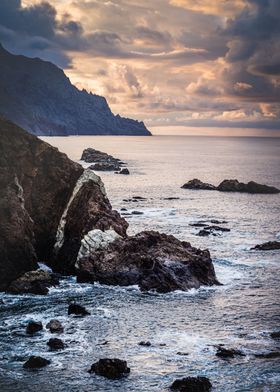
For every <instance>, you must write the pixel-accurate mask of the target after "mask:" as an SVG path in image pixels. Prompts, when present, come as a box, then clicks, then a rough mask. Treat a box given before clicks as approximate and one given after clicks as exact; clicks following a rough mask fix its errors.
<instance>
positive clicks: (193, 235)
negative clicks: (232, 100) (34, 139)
mask: <svg viewBox="0 0 280 392" xmlns="http://www.w3.org/2000/svg"><path fill="white" fill-rule="evenodd" d="M43 140H45V141H47V142H48V143H50V144H52V145H54V146H56V147H58V148H59V150H60V151H62V152H65V153H66V154H67V155H68V156H69V157H70V158H71V159H73V160H75V161H79V159H80V157H81V153H82V151H83V149H84V148H87V147H93V148H96V149H99V150H101V151H104V152H107V153H109V154H112V155H114V156H115V157H117V158H120V159H122V160H123V161H125V162H126V163H127V167H128V168H129V170H130V175H128V176H122V175H117V174H114V173H103V172H102V173H101V172H99V173H98V174H99V175H100V176H101V178H102V180H103V181H104V183H105V187H106V190H107V194H108V197H109V199H110V201H111V204H112V206H113V208H114V209H117V210H119V211H121V208H126V209H127V211H125V213H131V212H132V211H139V212H142V213H143V214H141V215H133V214H131V215H126V216H125V218H126V219H127V220H128V222H129V225H130V226H129V234H134V233H137V232H139V231H142V230H158V231H161V232H165V233H167V234H173V235H175V236H176V237H178V238H179V239H181V240H185V241H189V242H191V243H192V245H194V246H196V247H200V248H203V249H205V248H208V249H209V250H210V252H211V256H212V259H213V262H214V266H215V270H216V274H217V278H218V280H219V281H220V282H221V283H223V286H218V287H211V288H207V287H204V288H203V287H202V288H200V289H199V290H190V291H189V292H174V293H169V294H154V293H148V294H143V293H141V292H140V291H139V290H138V288H137V287H127V288H120V287H106V286H102V285H99V284H95V285H93V286H92V285H89V284H76V283H75V279H74V278H67V279H65V280H63V282H62V283H61V285H60V287H58V288H52V289H51V290H50V294H49V295H48V296H45V297H43V296H32V295H24V296H13V295H8V294H1V295H0V315H1V321H0V347H1V352H0V391H1V392H2V391H3V392H6V391H13V392H14V391H16V392H17V391H21V392H27V391H29V392H35V391H36V392H38V391H40V392H50V391H56V392H66V391H67V392H72V391H73V392H76V391H79V392H89V391H110V392H124V391H131V392H134V391H139V392H140V391H141V392H154V391H157V392H159V391H160V392H163V391H167V390H168V386H169V385H170V384H171V383H172V381H173V380H174V379H175V378H179V377H184V376H198V375H203V376H206V377H209V379H210V380H211V382H212V384H213V391H217V392H224V391H228V392H237V391H238V392H241V391H242V392H243V391H256V392H261V391H263V392H267V391H271V392H274V391H275V392H276V391H279V390H280V364H279V358H278V359H277V358H274V359H262V358H257V357H255V354H262V353H269V352H272V351H278V352H279V351H280V342H279V340H278V341H277V340H276V339H272V338H271V337H270V333H271V332H273V331H279V330H280V312H279V310H280V309H279V286H280V278H279V263H280V252H279V251H266V252H265V251H253V250H250V248H252V247H253V246H254V245H256V244H258V243H262V242H265V241H270V240H276V239H277V238H278V240H279V238H280V223H279V222H280V219H279V218H280V203H279V202H280V195H279V194H276V195H250V194H239V193H221V192H213V191H194V190H187V189H181V186H182V185H183V184H184V183H185V182H187V181H188V180H190V179H193V178H199V179H200V180H202V181H205V182H209V183H212V184H214V185H218V184H219V183H220V182H221V181H222V180H224V179H226V178H227V179H231V178H232V179H233V178H237V179H238V180H240V181H244V182H248V181H250V180H254V181H256V182H259V183H264V184H267V185H273V186H276V187H278V188H280V138H278V139H277V138H253V137H248V138H246V137H243V138H242V137H232V138H230V137H195V136H153V137H120V136H119V137H110V136H103V137H102V136H92V137H88V136H84V137H82V136H76V137H67V138H64V137H52V138H46V137H45V138H43ZM133 196H141V197H143V198H145V199H144V200H138V201H137V202H130V201H128V202H127V201H124V200H127V199H131V198H132V197H133ZM213 219H215V220H220V221H226V222H228V223H226V224H225V227H228V228H229V229H230V232H225V233H222V234H219V235H217V236H209V237H199V236H197V233H198V231H199V228H195V227H193V226H191V225H190V224H192V223H194V222H197V221H200V220H203V221H209V220H213ZM70 300H77V301H79V302H80V303H82V304H83V305H85V306H86V307H87V308H88V309H89V310H90V312H91V316H88V317H86V318H69V316H67V304H68V302H69V301H70ZM1 301H2V302H1ZM51 318H58V319H59V320H61V321H62V323H63V324H64V326H65V332H64V334H63V335H62V338H63V340H64V341H65V342H66V344H67V347H66V349H65V350H63V351H58V352H51V351H48V349H47V346H46V342H47V341H48V339H49V338H50V337H51V334H50V333H49V332H48V331H47V330H44V332H42V333H41V334H38V335H36V336H34V337H26V335H25V326H26V323H27V322H28V320H29V319H36V320H41V321H42V322H43V324H44V325H45V324H46V323H47V322H48V321H49V320H50V319H51ZM52 337H53V336H52ZM140 341H150V342H151V346H149V347H143V346H139V345H138V343H139V342H140ZM106 342H107V343H106ZM104 343H106V344H104ZM218 344H225V346H226V347H232V348H236V349H240V350H242V351H243V352H244V353H245V354H246V356H244V357H238V356H237V357H235V358H234V359H230V360H224V359H220V358H218V357H217V356H216V355H215V353H216V348H215V346H216V345H218ZM29 355H41V356H43V357H45V358H47V359H50V360H51V361H52V363H51V365H50V366H48V367H47V368H44V369H42V370H39V371H36V372H30V371H26V370H23V369H22V363H23V361H24V359H26V358H27V357H28V356H29ZM103 357H117V358H121V359H126V360H127V362H128V366H130V368H131V373H130V375H129V377H127V378H126V379H124V380H120V381H109V380H107V379H103V378H102V377H97V376H94V375H90V374H88V373H87V370H88V369H89V368H90V366H91V364H92V363H93V362H95V361H96V360H98V359H99V358H103Z"/></svg>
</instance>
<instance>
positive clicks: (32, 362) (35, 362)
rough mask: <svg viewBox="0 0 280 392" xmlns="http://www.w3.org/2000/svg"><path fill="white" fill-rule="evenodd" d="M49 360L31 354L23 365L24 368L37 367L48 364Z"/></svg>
mask: <svg viewBox="0 0 280 392" xmlns="http://www.w3.org/2000/svg"><path fill="white" fill-rule="evenodd" d="M50 363H51V362H50V361H49V360H47V359H45V358H42V357H37V356H35V355H32V356H31V357H30V358H29V359H28V360H27V361H26V362H25V363H24V365H23V367H24V368H25V369H39V368H42V367H45V366H47V365H49V364H50Z"/></svg>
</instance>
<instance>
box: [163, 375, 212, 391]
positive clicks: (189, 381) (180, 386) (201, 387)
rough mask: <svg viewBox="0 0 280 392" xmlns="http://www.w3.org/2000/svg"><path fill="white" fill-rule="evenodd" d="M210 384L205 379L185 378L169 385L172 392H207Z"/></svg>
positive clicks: (210, 386)
mask: <svg viewBox="0 0 280 392" xmlns="http://www.w3.org/2000/svg"><path fill="white" fill-rule="evenodd" d="M211 388H212V384H211V382H210V380H209V379H208V378H207V377H185V378H182V379H179V380H175V381H174V382H173V384H172V385H171V387H170V389H171V390H172V391H179V392H208V391H210V390H211Z"/></svg>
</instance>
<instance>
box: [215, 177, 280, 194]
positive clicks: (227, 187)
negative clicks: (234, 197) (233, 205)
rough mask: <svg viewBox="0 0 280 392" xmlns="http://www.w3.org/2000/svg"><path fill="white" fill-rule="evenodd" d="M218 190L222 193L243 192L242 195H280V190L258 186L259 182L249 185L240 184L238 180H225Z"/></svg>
mask: <svg viewBox="0 0 280 392" xmlns="http://www.w3.org/2000/svg"><path fill="white" fill-rule="evenodd" d="M217 190H218V191H220V192H242V193H264V194H265V193H268V194H269V193H279V192H280V190H279V189H277V188H275V187H273V186H268V185H262V184H258V183H257V182H254V181H250V182H248V183H247V184H244V183H243V182H239V181H238V180H224V181H222V182H221V183H220V184H219V185H218V187H217Z"/></svg>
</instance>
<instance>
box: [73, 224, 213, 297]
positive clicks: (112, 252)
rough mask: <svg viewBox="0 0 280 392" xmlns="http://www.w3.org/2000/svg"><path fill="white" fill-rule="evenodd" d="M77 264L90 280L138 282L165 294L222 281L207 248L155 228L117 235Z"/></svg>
mask: <svg viewBox="0 0 280 392" xmlns="http://www.w3.org/2000/svg"><path fill="white" fill-rule="evenodd" d="M76 267H77V270H78V273H83V274H84V277H85V276H88V281H90V282H93V281H99V282H100V283H103V284H108V285H120V286H127V285H135V284H137V285H139V287H140V289H141V290H143V291H148V290H156V291H158V292H162V293H164V292H169V291H173V290H188V289H191V288H198V287H200V286H201V285H208V286H211V285H215V284H219V282H218V281H217V279H216V275H215V271H214V266H213V264H212V260H211V258H210V254H209V251H208V250H200V249H196V248H194V247H192V246H191V245H190V243H188V242H182V241H179V240H178V239H177V238H175V237H173V236H172V235H166V234H160V233H158V232H154V231H144V232H141V233H139V234H137V235H135V236H134V237H128V238H117V239H115V240H113V241H112V242H111V243H109V244H108V246H107V248H106V249H101V248H99V249H97V248H92V249H91V251H89V253H88V255H87V256H85V257H81V258H80V259H79V260H78V261H77V263H76Z"/></svg>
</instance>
